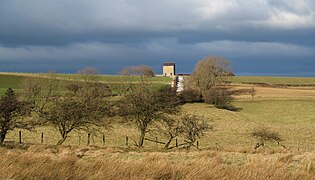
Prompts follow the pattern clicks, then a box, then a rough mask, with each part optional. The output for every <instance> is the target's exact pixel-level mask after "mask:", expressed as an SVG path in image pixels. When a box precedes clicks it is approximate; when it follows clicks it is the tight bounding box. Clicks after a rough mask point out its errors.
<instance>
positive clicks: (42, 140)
mask: <svg viewBox="0 0 315 180" xmlns="http://www.w3.org/2000/svg"><path fill="white" fill-rule="evenodd" d="M40 142H41V143H42V144H44V133H42V136H41V140H40Z"/></svg>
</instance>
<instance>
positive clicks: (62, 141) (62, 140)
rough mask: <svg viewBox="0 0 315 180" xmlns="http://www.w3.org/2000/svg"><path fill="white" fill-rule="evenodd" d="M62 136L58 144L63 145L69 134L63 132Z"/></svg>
mask: <svg viewBox="0 0 315 180" xmlns="http://www.w3.org/2000/svg"><path fill="white" fill-rule="evenodd" d="M61 136H62V138H61V139H60V140H59V141H58V142H57V145H62V144H63V143H64V142H65V140H66V139H67V137H68V134H62V135H61Z"/></svg>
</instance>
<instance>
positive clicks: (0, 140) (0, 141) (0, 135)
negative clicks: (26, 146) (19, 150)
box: [0, 131, 7, 144]
mask: <svg viewBox="0 0 315 180" xmlns="http://www.w3.org/2000/svg"><path fill="white" fill-rule="evenodd" d="M6 134H7V132H6V131H1V132H0V144H3V142H4V139H5V135H6Z"/></svg>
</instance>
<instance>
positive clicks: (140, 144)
mask: <svg viewBox="0 0 315 180" xmlns="http://www.w3.org/2000/svg"><path fill="white" fill-rule="evenodd" d="M140 131H141V134H140V138H139V142H138V146H139V147H142V146H143V142H144V137H145V130H142V129H141V130H140Z"/></svg>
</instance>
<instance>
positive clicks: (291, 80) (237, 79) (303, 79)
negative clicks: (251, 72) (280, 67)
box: [228, 76, 315, 86]
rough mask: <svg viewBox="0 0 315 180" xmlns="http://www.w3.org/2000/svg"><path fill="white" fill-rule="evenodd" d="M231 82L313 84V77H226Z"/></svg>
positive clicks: (314, 84) (314, 80) (314, 82)
mask: <svg viewBox="0 0 315 180" xmlns="http://www.w3.org/2000/svg"><path fill="white" fill-rule="evenodd" d="M228 81H230V82H232V83H245V84H246V83H250V84H255V83H258V84H271V85H313V86H315V78H307V77H270V76H232V77H229V78H228Z"/></svg>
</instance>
